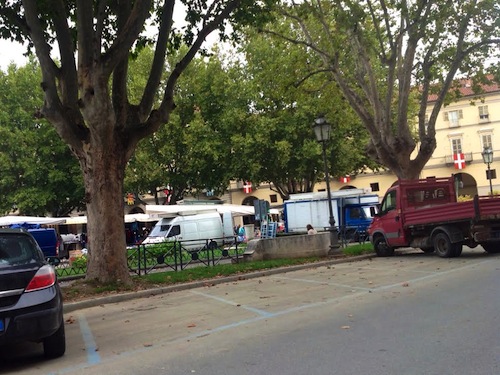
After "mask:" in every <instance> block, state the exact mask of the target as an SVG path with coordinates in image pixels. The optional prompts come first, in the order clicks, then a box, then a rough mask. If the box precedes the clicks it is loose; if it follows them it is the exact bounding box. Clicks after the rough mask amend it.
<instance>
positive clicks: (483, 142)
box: [481, 133, 493, 150]
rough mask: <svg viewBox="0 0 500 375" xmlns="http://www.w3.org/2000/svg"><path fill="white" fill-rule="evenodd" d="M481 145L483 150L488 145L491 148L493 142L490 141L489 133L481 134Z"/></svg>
mask: <svg viewBox="0 0 500 375" xmlns="http://www.w3.org/2000/svg"><path fill="white" fill-rule="evenodd" d="M481 145H482V146H483V147H482V149H483V150H484V149H485V148H487V147H490V148H491V149H492V150H493V144H492V142H491V133H487V134H481Z"/></svg>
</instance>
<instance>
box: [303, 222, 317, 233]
mask: <svg viewBox="0 0 500 375" xmlns="http://www.w3.org/2000/svg"><path fill="white" fill-rule="evenodd" d="M306 229H307V234H317V233H318V231H317V230H316V229H314V228H313V226H312V225H311V224H307V227H306Z"/></svg>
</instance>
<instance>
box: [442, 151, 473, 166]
mask: <svg viewBox="0 0 500 375" xmlns="http://www.w3.org/2000/svg"><path fill="white" fill-rule="evenodd" d="M463 154H464V158H465V162H466V163H471V162H472V161H473V160H474V158H473V157H472V152H463ZM444 160H445V163H446V165H453V164H455V160H454V159H453V155H446V156H445V157H444Z"/></svg>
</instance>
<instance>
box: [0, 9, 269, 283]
mask: <svg viewBox="0 0 500 375" xmlns="http://www.w3.org/2000/svg"><path fill="white" fill-rule="evenodd" d="M271 3H272V1H270V0H261V1H253V0H214V1H204V0H201V1H196V2H193V1H187V0H183V1H177V2H176V1H175V0H165V1H152V0H144V1H127V0H124V1H116V0H110V1H104V0H99V1H88V0H76V1H72V0H71V1H70V0H68V1H64V0H56V1H32V0H22V1H21V0H17V1H16V0H1V1H0V35H1V36H2V37H3V38H10V39H13V40H18V41H26V42H28V45H29V46H30V47H33V48H34V50H35V52H36V56H37V58H38V60H39V62H40V66H41V68H42V83H41V87H42V90H43V92H44V104H43V106H42V107H41V108H40V111H39V115H40V116H42V117H44V118H46V119H47V120H48V121H50V123H51V124H52V125H53V126H54V127H55V129H56V131H57V133H58V134H59V136H60V137H61V138H62V139H63V140H64V142H65V143H67V144H68V145H69V147H70V149H71V150H72V152H73V154H74V155H75V156H76V158H77V159H78V162H79V164H80V168H81V171H82V174H83V180H84V186H85V202H86V208H87V217H88V224H87V232H88V236H89V249H90V256H89V263H88V271H87V276H86V277H87V279H90V280H97V281H100V282H121V283H130V281H131V278H130V274H129V272H128V267H127V259H126V252H125V251H124V249H125V246H126V244H125V233H124V230H123V227H124V218H123V204H124V200H123V183H124V175H125V168H126V165H127V163H128V161H129V159H130V157H131V156H132V154H133V152H134V150H135V148H136V146H137V144H138V142H139V141H140V140H141V139H144V138H146V137H148V136H151V135H152V134H153V133H155V132H156V131H158V130H159V129H160V128H161V126H163V125H164V124H167V123H168V122H169V118H170V114H171V113H172V111H173V110H174V108H175V102H174V91H175V87H176V83H177V80H178V79H179V77H180V76H181V75H182V73H183V72H184V71H185V69H186V68H187V67H188V66H189V64H190V63H191V61H192V60H193V58H194V57H195V55H196V54H197V53H198V52H199V51H200V49H201V48H202V47H203V43H204V42H205V39H206V38H207V36H208V35H210V34H211V33H212V32H216V31H218V32H219V33H220V35H222V36H226V37H228V36H229V35H230V33H229V32H226V31H225V30H226V26H228V25H232V31H231V33H236V32H237V31H238V30H239V27H240V26H241V25H245V24H247V25H248V24H255V23H256V22H259V21H262V20H264V18H265V17H266V15H267V14H268V13H269V12H267V11H263V10H265V8H266V7H268V6H269V5H271ZM176 5H179V6H181V5H183V6H184V8H185V11H186V13H185V14H186V18H185V24H183V25H175V24H174V20H176V19H178V17H177V18H176V17H174V14H176V13H174V10H175V9H176V8H175V6H176ZM151 30H154V31H155V33H154V36H150V34H148V33H147V31H151ZM151 41H152V42H153V44H154V46H155V47H154V48H155V54H154V59H153V63H152V64H151V66H150V68H149V75H148V79H147V82H145V86H144V89H143V94H142V96H141V100H140V102H139V103H138V104H132V103H131V102H130V100H129V97H128V91H127V84H128V77H129V74H128V73H129V72H128V66H129V61H130V60H129V58H130V57H131V54H133V53H134V52H135V48H136V47H140V46H143V45H145V44H147V43H148V42H151ZM181 42H183V43H185V44H186V45H187V46H188V49H187V51H186V53H185V54H184V55H182V56H180V58H179V60H178V61H177V62H176V63H175V65H173V66H171V67H169V71H168V75H167V78H166V80H165V81H163V80H162V77H163V73H164V71H165V58H166V56H167V55H168V54H169V53H170V52H171V51H172V49H175V48H176V47H178V46H179V45H180V44H181ZM53 46H54V48H57V52H58V56H57V59H56V57H54V56H55V55H54V54H52V47H53ZM160 88H161V90H162V92H161V95H160V98H161V101H160V102H159V103H157V102H156V100H155V99H156V97H157V94H158V90H159V89H160Z"/></svg>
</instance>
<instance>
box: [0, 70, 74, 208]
mask: <svg viewBox="0 0 500 375" xmlns="http://www.w3.org/2000/svg"><path fill="white" fill-rule="evenodd" d="M40 81H41V73H40V67H39V66H38V64H36V63H35V62H34V61H30V62H29V63H28V64H27V65H26V66H24V67H21V68H18V67H16V66H14V65H11V66H9V68H8V70H7V72H5V73H4V72H0V169H1V170H2V175H1V176H0V196H2V199H1V200H0V211H1V212H3V213H4V214H7V213H10V212H12V211H14V210H18V211H19V213H21V214H24V215H40V216H44V215H51V216H67V215H68V214H69V213H70V212H71V211H72V210H74V209H77V208H81V207H82V206H83V196H84V193H83V182H82V178H81V176H80V172H79V166H78V163H77V161H76V159H75V158H74V157H73V155H72V154H71V151H70V150H69V148H68V147H67V146H66V145H65V144H64V143H63V142H62V140H61V139H60V137H59V136H58V134H57V133H56V131H55V129H54V127H53V126H51V125H50V124H49V123H47V121H45V120H43V119H39V118H36V116H35V115H36V113H37V111H38V110H39V108H40V107H41V106H42V92H41V89H40V87H39V85H38V82H40Z"/></svg>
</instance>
